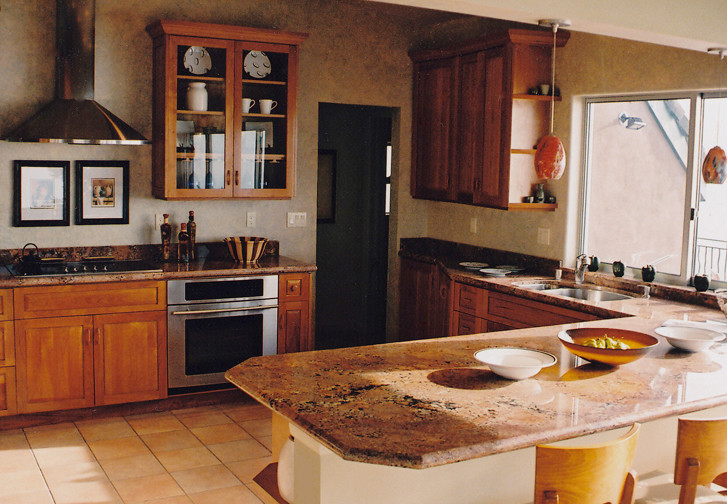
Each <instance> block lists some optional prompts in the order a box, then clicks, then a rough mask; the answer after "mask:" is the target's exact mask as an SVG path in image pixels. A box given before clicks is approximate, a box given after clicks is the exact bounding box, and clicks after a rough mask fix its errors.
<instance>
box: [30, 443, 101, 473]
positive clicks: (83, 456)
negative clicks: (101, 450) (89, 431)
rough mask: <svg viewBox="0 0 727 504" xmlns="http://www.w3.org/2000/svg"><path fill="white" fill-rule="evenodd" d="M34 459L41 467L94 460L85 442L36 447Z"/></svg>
mask: <svg viewBox="0 0 727 504" xmlns="http://www.w3.org/2000/svg"><path fill="white" fill-rule="evenodd" d="M33 455H35V460H37V461H38V465H39V466H40V468H41V469H43V470H45V469H47V468H49V467H54V466H57V465H69V464H83V463H85V462H95V461H96V459H95V458H94V456H93V453H91V450H89V449H88V446H86V445H85V444H83V445H80V446H59V447H50V448H38V449H36V450H33Z"/></svg>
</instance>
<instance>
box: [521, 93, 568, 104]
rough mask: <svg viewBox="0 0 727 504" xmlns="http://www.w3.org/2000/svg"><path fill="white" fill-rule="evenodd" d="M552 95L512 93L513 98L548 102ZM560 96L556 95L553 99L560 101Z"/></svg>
mask: <svg viewBox="0 0 727 504" xmlns="http://www.w3.org/2000/svg"><path fill="white" fill-rule="evenodd" d="M551 98H552V97H551V96H550V95H547V96H546V95H532V94H513V95H512V99H513V100H534V101H545V102H549V101H550V99H551ZM560 100H561V97H560V96H556V97H555V101H560Z"/></svg>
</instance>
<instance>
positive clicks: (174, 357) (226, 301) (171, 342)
mask: <svg viewBox="0 0 727 504" xmlns="http://www.w3.org/2000/svg"><path fill="white" fill-rule="evenodd" d="M277 321H278V277H277V276H276V275H265V276H251V277H233V278H205V279H189V280H169V281H168V282H167V323H168V352H169V355H168V381H169V388H170V389H172V391H173V390H174V389H184V388H187V387H198V386H204V385H215V384H219V383H225V378H224V374H225V371H227V370H228V369H230V368H231V367H234V366H236V365H237V364H239V363H240V362H242V361H244V360H245V359H247V358H249V357H253V356H257V355H271V354H275V353H277V345H278V343H277V339H278V338H277V333H278V329H277Z"/></svg>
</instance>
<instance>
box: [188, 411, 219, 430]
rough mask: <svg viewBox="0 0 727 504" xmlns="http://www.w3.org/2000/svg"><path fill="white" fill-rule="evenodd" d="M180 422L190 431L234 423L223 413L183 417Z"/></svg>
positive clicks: (213, 412) (216, 412)
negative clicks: (196, 428)
mask: <svg viewBox="0 0 727 504" xmlns="http://www.w3.org/2000/svg"><path fill="white" fill-rule="evenodd" d="M179 421H180V422H182V423H183V424H184V425H186V426H187V428H188V429H192V428H195V427H207V426H210V425H222V424H231V423H232V419H231V418H230V417H228V416H227V415H225V414H224V413H222V412H221V411H212V412H208V413H198V414H196V415H183V416H180V417H179Z"/></svg>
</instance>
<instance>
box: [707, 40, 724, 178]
mask: <svg viewBox="0 0 727 504" xmlns="http://www.w3.org/2000/svg"><path fill="white" fill-rule="evenodd" d="M707 52H708V53H710V54H711V53H717V54H719V61H720V62H722V60H724V55H725V53H727V47H710V48H709V49H707ZM723 68H724V64H723ZM723 73H724V70H720V73H719V90H720V91H722V74H723ZM721 118H722V99H720V102H719V115H718V116H717V142H719V123H720V119H721ZM702 178H703V179H704V182H706V183H707V184H723V183H724V181H725V179H726V178H727V155H725V152H724V149H722V147H720V146H718V145H715V146H714V147H712V148H711V149H709V152H707V155H706V156H705V157H704V162H702Z"/></svg>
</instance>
